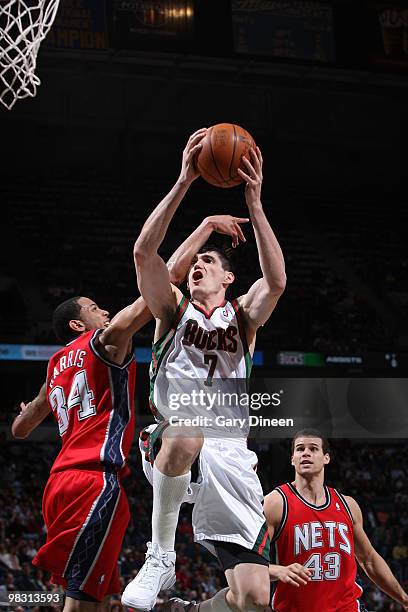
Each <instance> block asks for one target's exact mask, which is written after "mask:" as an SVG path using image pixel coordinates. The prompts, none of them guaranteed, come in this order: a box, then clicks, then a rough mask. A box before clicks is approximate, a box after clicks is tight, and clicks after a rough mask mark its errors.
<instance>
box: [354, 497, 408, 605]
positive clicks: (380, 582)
mask: <svg viewBox="0 0 408 612" xmlns="http://www.w3.org/2000/svg"><path fill="white" fill-rule="evenodd" d="M346 501H347V503H348V505H349V507H350V510H351V513H352V515H353V519H354V547H355V555H356V558H357V561H358V563H359V565H360V566H361V567H362V568H363V570H364V571H365V573H366V574H367V576H368V577H369V578H370V579H371V580H372V581H373V582H374V584H376V585H377V586H378V588H380V589H381V590H382V591H384V593H387V595H389V596H390V597H391V598H392V599H394V600H395V601H398V603H400V604H401V606H402V607H403V609H404V610H408V595H407V593H406V592H405V591H404V589H403V588H402V586H401V585H400V584H399V582H398V580H397V579H396V578H395V576H394V574H393V573H392V571H391V570H390V568H389V567H388V565H387V563H386V562H385V561H384V559H383V558H382V557H381V555H379V554H378V552H377V551H376V550H375V549H374V547H373V545H372V544H371V542H370V540H369V539H368V537H367V534H366V533H365V531H364V527H363V516H362V514H361V509H360V506H359V505H358V503H357V502H356V501H355V499H353V498H352V497H346Z"/></svg>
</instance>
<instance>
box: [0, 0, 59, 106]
mask: <svg viewBox="0 0 408 612" xmlns="http://www.w3.org/2000/svg"><path fill="white" fill-rule="evenodd" d="M59 1H60V0H25V1H24V0H0V78H1V82H0V102H1V103H2V104H4V106H5V107H6V108H8V109H9V110H10V109H11V108H12V107H13V106H14V104H15V103H16V102H17V100H20V99H22V98H27V96H32V97H34V96H35V95H36V93H37V87H38V86H39V85H41V81H40V79H39V78H38V76H36V75H35V69H36V65H37V54H38V50H39V48H40V44H41V42H42V41H43V40H44V38H45V37H46V36H47V34H48V32H49V30H50V28H51V26H52V24H53V23H54V19H55V15H56V13H57V10H58V5H59Z"/></svg>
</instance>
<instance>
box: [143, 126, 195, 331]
mask: <svg viewBox="0 0 408 612" xmlns="http://www.w3.org/2000/svg"><path fill="white" fill-rule="evenodd" d="M205 133H206V129H205V128H203V129H200V130H197V132H195V133H194V134H193V135H192V136H190V138H189V140H188V142H187V145H186V147H185V149H184V151H183V159H182V166H181V172H180V176H179V178H178V180H177V182H176V184H175V185H174V187H173V188H172V189H171V190H170V192H169V193H168V194H167V195H166V196H165V198H164V199H163V200H162V201H161V202H160V204H159V205H158V206H157V207H156V208H155V210H154V211H153V212H152V214H151V215H150V217H149V218H148V219H147V221H146V223H145V224H144V226H143V229H142V231H141V233H140V236H139V238H138V239H137V241H136V243H135V247H134V259H135V265H136V272H137V281H138V285H139V289H140V292H141V294H142V296H143V297H144V299H145V300H146V303H147V305H148V307H149V309H150V311H151V313H152V315H153V316H154V317H155V318H156V319H161V320H165V319H168V318H171V316H172V314H173V312H174V310H175V309H176V306H177V302H178V300H179V299H180V297H181V293H180V292H179V291H178V289H176V288H175V287H174V288H173V287H172V285H171V283H170V277H169V272H168V269H167V266H166V264H165V263H164V261H163V259H162V258H161V257H160V256H159V254H158V249H159V247H160V245H161V243H162V242H163V240H164V237H165V235H166V232H167V229H168V227H169V224H170V221H171V220H172V218H173V216H174V213H175V212H176V210H177V208H178V206H179V204H180V202H181V200H182V199H183V197H184V196H185V194H186V192H187V190H188V188H189V187H190V185H191V183H192V182H193V181H194V180H195V179H196V178H197V177H198V172H197V170H196V169H195V167H194V156H195V154H196V153H197V151H198V150H199V149H200V148H201V146H202V144H201V140H202V139H203V137H204V136H205Z"/></svg>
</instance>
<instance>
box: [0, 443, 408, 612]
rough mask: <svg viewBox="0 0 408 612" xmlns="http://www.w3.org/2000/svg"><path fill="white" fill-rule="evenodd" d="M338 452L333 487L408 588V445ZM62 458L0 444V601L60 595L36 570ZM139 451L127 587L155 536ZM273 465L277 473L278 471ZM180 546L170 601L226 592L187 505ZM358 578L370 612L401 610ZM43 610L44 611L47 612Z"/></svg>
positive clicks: (264, 457) (284, 453)
mask: <svg viewBox="0 0 408 612" xmlns="http://www.w3.org/2000/svg"><path fill="white" fill-rule="evenodd" d="M3 442H4V441H3ZM279 445H280V446H281V449H280V457H281V459H280V462H281V464H282V478H286V477H289V476H286V475H287V474H288V472H287V467H288V465H289V450H288V448H289V447H288V442H287V441H284V442H283V441H282V442H279ZM333 447H334V451H333V461H332V463H331V465H330V466H329V468H328V471H327V478H326V480H327V483H328V484H329V485H332V486H335V487H336V488H338V489H339V490H340V491H343V492H344V493H346V494H349V495H352V496H353V497H355V498H356V499H357V500H358V502H359V504H360V505H361V508H362V510H363V515H364V521H365V529H366V532H367V534H368V535H369V537H370V539H371V541H372V543H373V545H374V546H375V548H376V549H377V550H378V552H379V553H380V554H381V555H382V556H383V557H384V558H385V559H386V561H387V563H388V564H389V565H390V567H391V568H392V571H393V572H394V574H395V575H396V577H397V578H398V580H399V581H400V582H401V583H403V584H405V587H407V583H408V546H407V544H406V543H407V541H408V472H407V469H406V466H407V465H408V447H407V446H406V445H397V444H390V445H387V446H386V445H384V444H381V445H379V444H373V443H371V444H367V443H365V442H364V443H363V442H361V443H357V442H350V441H345V440H336V441H334V444H333ZM255 450H256V451H257V453H258V456H259V474H260V478H261V481H262V484H263V487H264V490H265V491H266V492H267V491H269V490H270V489H271V488H273V487H274V486H276V485H277V484H279V482H278V481H276V482H274V481H273V480H274V479H273V477H272V476H271V470H270V466H271V461H270V457H269V458H268V453H269V450H268V447H267V446H266V445H262V446H260V447H259V448H255ZM56 452H57V447H56V446H55V445H53V444H50V443H46V444H45V443H41V444H39V443H32V442H24V443H21V442H20V443H19V442H12V443H5V442H4V443H3V444H1V445H0V462H1V464H2V465H3V466H4V470H3V473H2V486H1V488H0V597H1V596H2V594H3V595H4V594H5V593H6V591H8V592H13V591H21V590H24V591H53V590H55V589H56V587H55V586H54V585H53V584H52V583H51V581H50V576H49V574H48V573H47V572H43V571H42V570H40V569H36V568H34V567H33V566H32V565H31V560H32V558H33V557H34V556H35V554H36V551H37V550H38V548H39V547H40V546H41V544H42V542H43V541H44V538H45V532H44V524H43V520H42V514H41V494H42V490H43V487H44V484H45V481H46V479H47V477H48V474H49V469H50V465H51V463H52V459H53V457H54V456H55V454H56ZM135 453H136V451H135ZM135 453H134V454H132V455H131V465H132V470H133V472H132V475H131V476H130V477H128V478H127V479H126V480H125V483H124V484H125V488H126V490H127V494H128V498H129V504H130V507H131V511H132V517H131V521H130V524H129V528H128V531H127V534H126V537H125V540H124V543H123V548H122V552H121V555H120V559H119V568H120V574H121V577H122V578H121V579H122V583H123V586H125V585H126V584H127V582H128V581H129V580H130V579H131V578H133V577H134V576H135V575H136V573H137V571H138V570H139V568H140V567H141V566H142V565H143V562H144V553H145V550H146V548H145V544H146V541H148V540H149V538H150V534H151V528H150V517H151V508H152V494H151V489H150V487H149V486H148V485H147V483H146V481H145V479H144V476H143V473H142V471H141V469H140V460H139V456H138V455H137V454H135ZM274 467H275V473H276V469H277V467H278V468H279V466H274ZM278 471H279V469H278ZM283 475H285V476H283ZM176 542H177V559H178V561H177V583H176V587H175V590H172V594H171V596H173V595H174V594H176V595H178V596H181V597H182V598H183V599H188V600H192V599H194V600H196V601H203V600H205V599H207V598H208V597H211V596H212V595H213V594H214V593H215V592H216V591H217V590H219V589H220V588H222V587H223V586H225V579H224V576H223V574H222V572H221V571H220V570H219V568H218V565H217V562H216V560H215V558H214V557H212V556H211V555H210V554H209V553H208V552H207V551H206V550H205V549H204V548H203V547H202V546H200V545H198V544H195V543H194V542H193V538H192V528H191V507H190V506H189V505H188V504H184V505H183V506H182V509H181V514H180V520H179V525H178V531H177V539H176ZM359 580H360V582H361V584H362V585H363V588H364V599H363V600H364V602H365V604H366V606H367V609H368V610H369V611H370V612H371V611H372V612H391V611H395V610H398V609H399V607H398V606H397V605H396V604H394V603H393V602H391V600H390V599H389V598H387V597H386V596H385V595H383V594H382V593H381V592H380V591H379V590H378V589H377V588H375V587H374V585H372V584H371V583H369V581H368V580H367V579H365V578H364V577H363V576H362V574H361V572H360V575H359ZM169 595H170V593H167V592H164V593H162V594H161V595H160V598H159V601H158V604H157V609H158V610H159V609H160V608H161V606H162V603H163V602H164V601H166V599H167V598H168V597H169ZM23 609H24V608H22V610H23ZM50 609H51V608H50ZM52 609H53V610H57V611H58V610H60V609H61V608H60V607H59V606H57V605H54V607H53V608H52ZM119 609H120V608H119V600H118V598H112V601H111V612H114V611H116V610H119ZM34 610H35V608H34ZM41 610H42V611H43V612H44V608H41Z"/></svg>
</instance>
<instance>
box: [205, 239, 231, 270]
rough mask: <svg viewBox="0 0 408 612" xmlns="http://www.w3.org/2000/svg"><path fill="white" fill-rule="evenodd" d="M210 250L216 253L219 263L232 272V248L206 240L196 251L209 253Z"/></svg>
mask: <svg viewBox="0 0 408 612" xmlns="http://www.w3.org/2000/svg"><path fill="white" fill-rule="evenodd" d="M210 251H212V252H214V253H217V255H218V257H219V258H220V259H221V264H222V267H223V269H224V270H226V271H227V272H232V273H234V263H233V261H232V248H229V247H227V246H224V245H221V246H220V245H217V244H215V243H213V242H206V243H205V244H203V246H202V247H201V248H200V249H199V250H198V251H197V255H198V253H209V252H210Z"/></svg>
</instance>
